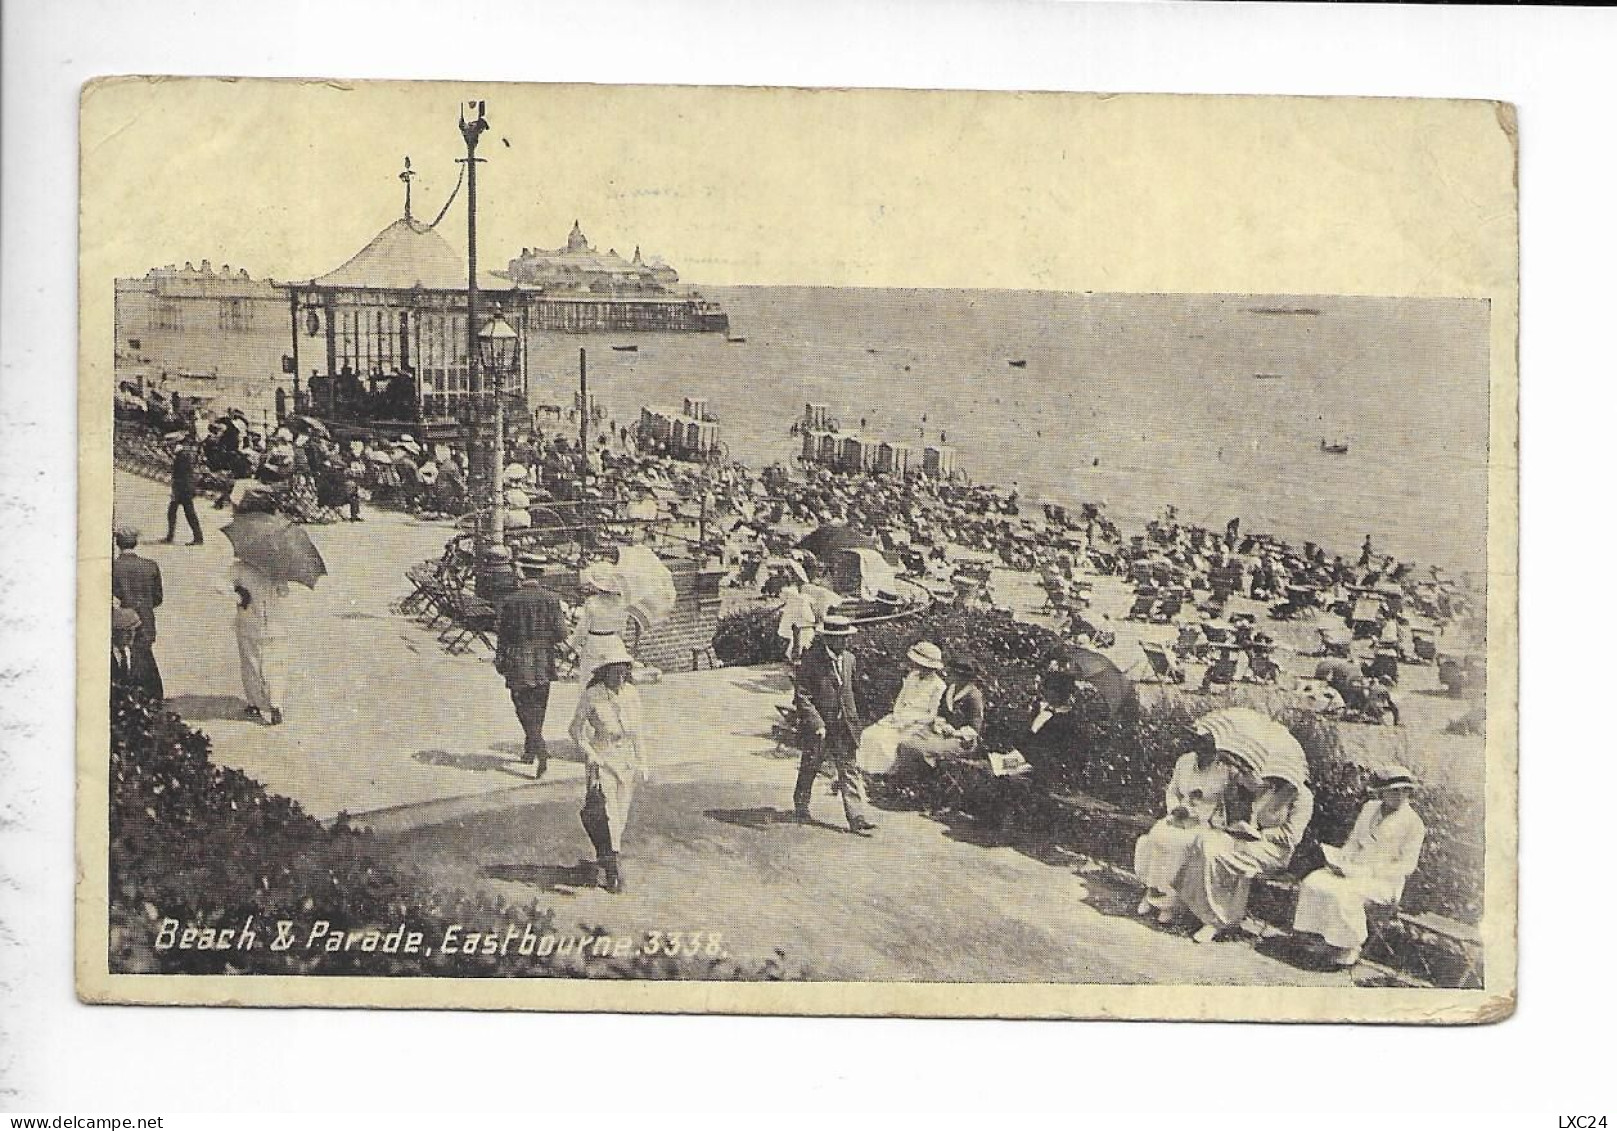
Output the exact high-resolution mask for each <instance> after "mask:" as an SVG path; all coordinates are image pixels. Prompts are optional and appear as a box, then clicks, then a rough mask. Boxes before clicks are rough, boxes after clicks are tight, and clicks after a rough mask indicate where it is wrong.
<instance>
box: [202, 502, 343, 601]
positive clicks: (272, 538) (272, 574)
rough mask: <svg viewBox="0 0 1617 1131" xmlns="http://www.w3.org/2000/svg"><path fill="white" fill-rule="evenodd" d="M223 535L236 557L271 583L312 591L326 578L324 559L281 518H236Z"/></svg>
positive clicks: (298, 529)
mask: <svg viewBox="0 0 1617 1131" xmlns="http://www.w3.org/2000/svg"><path fill="white" fill-rule="evenodd" d="M224 533H225V537H226V538H228V539H230V544H231V546H232V547H234V548H235V551H236V556H237V557H238V558H240V559H241V560H242V561H244V562H246V563H247V564H248V565H250V566H253V567H254V568H255V569H258V570H261V571H263V573H264V574H265V575H266V576H268V577H269V578H270V580H272V581H278V582H286V581H295V582H297V583H298V584H299V585H302V586H304V587H305V588H308V589H313V588H314V584H315V582H317V581H319V580H320V579H321V578H322V577H324V576H325V575H326V563H325V559H323V558H322V557H321V556H320V551H319V550H317V549H315V546H314V543H313V542H311V541H309V535H308V534H307V533H306V532H305V531H304V529H303V527H301V526H299V525H297V524H296V523H294V522H292V521H291V520H290V519H288V518H286V517H285V516H284V515H278V514H257V513H251V514H241V515H237V516H236V518H235V519H234V520H233V521H232V522H231V523H230V525H229V526H226V527H225V529H224Z"/></svg>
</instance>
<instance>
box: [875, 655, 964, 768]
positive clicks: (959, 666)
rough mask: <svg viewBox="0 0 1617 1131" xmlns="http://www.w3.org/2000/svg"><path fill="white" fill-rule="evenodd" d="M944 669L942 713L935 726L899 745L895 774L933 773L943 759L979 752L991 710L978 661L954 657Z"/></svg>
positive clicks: (947, 662)
mask: <svg viewBox="0 0 1617 1131" xmlns="http://www.w3.org/2000/svg"><path fill="white" fill-rule="evenodd" d="M944 668H945V671H946V672H947V673H948V680H947V682H946V683H945V685H944V688H943V696H942V698H941V699H939V701H938V713H937V715H936V716H935V717H934V718H933V719H932V725H931V726H929V727H924V728H922V729H921V730H920V731H919V732H918V733H916V734H912V735H910V736H908V737H906V738H904V739H903V740H902V741H900V742H899V744H898V764H897V765H896V766H895V767H894V769H895V772H896V771H899V770H905V771H914V772H916V773H921V772H924V771H929V770H932V769H935V768H936V767H937V764H938V761H939V760H940V759H943V758H961V757H964V756H965V755H967V754H970V753H971V752H973V751H974V750H976V748H977V739H978V737H979V736H980V735H981V734H982V730H983V713H984V711H985V710H986V709H987V707H986V702H985V700H984V698H983V691H982V688H981V687H980V686H979V685H978V667H977V661H976V660H974V659H973V658H972V657H970V656H966V655H959V656H954V657H951V658H950V659H949V660H947V661H946V662H945V664H944Z"/></svg>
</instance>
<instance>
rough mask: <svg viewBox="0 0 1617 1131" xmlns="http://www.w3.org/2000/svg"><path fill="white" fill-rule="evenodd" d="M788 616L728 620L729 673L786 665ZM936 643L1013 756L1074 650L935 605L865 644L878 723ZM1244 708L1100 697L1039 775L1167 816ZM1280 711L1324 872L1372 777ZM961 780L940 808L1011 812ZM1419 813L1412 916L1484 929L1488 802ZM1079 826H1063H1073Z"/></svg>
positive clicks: (1293, 715)
mask: <svg viewBox="0 0 1617 1131" xmlns="http://www.w3.org/2000/svg"><path fill="white" fill-rule="evenodd" d="M776 619H778V614H777V613H776V612H775V611H774V610H771V609H757V610H747V611H745V612H741V613H736V614H733V615H731V616H729V617H726V618H725V619H724V620H723V621H722V622H721V623H720V625H719V629H718V633H717V634H716V635H715V637H714V652H715V654H717V655H718V656H719V658H720V659H721V660H723V661H724V662H726V663H729V664H738V663H741V664H745V663H761V662H765V661H768V660H774V659H778V658H779V657H778V653H777V652H775V651H774V650H773V643H774V625H775V621H776ZM923 639H924V640H930V641H932V642H933V643H935V644H937V645H938V646H939V647H941V648H942V649H943V650H944V653H945V654H946V655H954V654H959V653H962V652H965V653H970V654H972V655H974V656H975V657H976V658H977V659H978V661H979V662H980V663H981V666H982V669H983V676H982V680H981V683H982V687H983V692H984V696H985V698H986V700H987V703H988V710H987V717H986V719H985V725H984V733H983V744H984V747H985V748H986V749H990V750H1005V749H1009V748H1010V747H1011V745H1013V744H1014V743H1015V741H1016V740H1017V738H1018V737H1019V736H1020V735H1021V734H1022V732H1023V730H1024V729H1025V728H1026V725H1027V711H1028V708H1029V706H1030V705H1031V704H1032V702H1033V699H1034V697H1035V695H1036V690H1037V681H1038V678H1039V674H1040V672H1041V671H1042V670H1043V667H1044V661H1045V657H1046V656H1048V655H1049V653H1050V652H1051V651H1052V650H1053V649H1055V648H1057V647H1060V646H1062V643H1063V641H1062V638H1061V637H1060V636H1059V635H1057V634H1056V633H1055V632H1053V631H1051V630H1049V629H1046V628H1043V627H1041V626H1038V625H1033V624H1025V623H1021V622H1018V621H1015V620H1014V619H1013V618H1012V617H1011V614H1010V613H1009V612H1007V611H1005V610H997V609H993V610H981V609H963V608H955V607H952V606H934V607H933V608H932V609H930V610H928V611H927V612H926V613H924V614H922V615H921V616H920V617H916V618H908V619H905V620H899V621H890V622H886V623H881V624H876V625H872V626H869V627H867V628H864V629H862V630H861V631H860V632H859V634H858V635H857V636H855V637H854V638H853V643H852V647H853V650H854V651H855V653H857V654H858V656H859V675H858V691H859V702H860V705H861V707H862V709H863V712H864V714H865V717H866V718H867V719H874V718H878V717H880V716H881V715H882V714H885V713H886V711H887V710H888V709H889V707H890V706H891V705H892V702H893V699H894V698H895V697H896V696H897V693H898V687H899V684H900V682H901V681H902V680H903V678H904V672H905V670H906V666H907V665H906V664H905V661H904V653H905V652H907V651H908V650H909V647H910V645H912V644H913V643H915V642H916V641H917V640H923ZM1240 702H1242V700H1241V697H1240V696H1234V697H1232V696H1230V695H1228V694H1226V695H1221V696H1219V697H1217V698H1214V697H1212V696H1201V695H1196V694H1182V695H1172V696H1164V697H1161V698H1158V699H1156V700H1155V701H1153V702H1152V703H1150V704H1149V705H1147V706H1145V707H1135V706H1128V707H1125V708H1124V709H1123V710H1120V711H1119V712H1118V713H1117V715H1116V717H1115V718H1114V717H1110V716H1108V715H1107V713H1106V711H1105V710H1104V707H1103V705H1102V704H1101V703H1100V702H1099V701H1098V700H1096V699H1090V700H1087V701H1083V700H1081V701H1080V702H1079V704H1078V707H1077V710H1078V712H1079V713H1080V715H1081V716H1082V717H1081V720H1080V735H1081V737H1080V741H1079V742H1077V743H1075V744H1074V746H1073V749H1072V750H1071V751H1070V757H1069V758H1068V759H1066V760H1064V761H1062V762H1060V763H1058V764H1057V765H1055V766H1053V767H1047V768H1045V769H1044V770H1043V771H1042V772H1041V773H1040V774H1039V776H1038V785H1039V788H1040V790H1041V791H1042V792H1043V793H1044V794H1046V795H1048V794H1051V793H1055V794H1060V793H1065V792H1069V791H1071V790H1080V791H1082V792H1083V793H1085V794H1088V795H1089V796H1091V797H1094V798H1098V799H1100V800H1101V801H1104V802H1106V803H1107V804H1110V805H1113V806H1116V807H1117V808H1118V809H1120V810H1122V811H1123V812H1125V813H1130V814H1135V815H1137V816H1140V817H1152V818H1154V817H1156V816H1159V815H1160V811H1161V808H1162V798H1163V791H1164V790H1165V789H1166V787H1167V784H1168V778H1169V776H1170V775H1171V774H1172V772H1173V765H1174V762H1175V761H1176V760H1177V758H1178V756H1179V755H1180V754H1181V753H1183V752H1184V751H1185V750H1186V749H1188V747H1189V744H1190V740H1191V734H1192V729H1191V728H1192V725H1193V724H1194V722H1195V720H1196V718H1197V716H1199V715H1200V714H1202V713H1203V712H1205V711H1208V710H1212V709H1214V708H1215V707H1223V706H1232V705H1235V704H1237V703H1240ZM1250 705H1252V706H1259V707H1264V708H1267V707H1269V706H1270V704H1267V703H1258V702H1254V703H1252V704H1250ZM1274 713H1275V715H1276V717H1277V718H1278V719H1279V721H1280V722H1282V723H1284V724H1285V725H1286V726H1287V728H1289V729H1290V730H1291V732H1292V734H1294V735H1295V736H1296V737H1297V740H1298V742H1299V743H1300V744H1301V745H1302V747H1303V750H1304V752H1305V753H1306V754H1307V757H1308V766H1309V784H1310V788H1312V790H1313V791H1314V798H1315V809H1314V817H1313V820H1312V821H1311V822H1310V824H1309V828H1308V834H1307V836H1306V837H1305V838H1304V840H1303V843H1302V845H1301V846H1300V847H1299V849H1298V851H1297V853H1296V854H1295V856H1294V858H1293V861H1292V865H1291V868H1290V869H1289V871H1290V872H1291V873H1292V874H1293V875H1295V876H1302V875H1306V874H1307V873H1308V872H1310V871H1312V870H1313V869H1315V868H1317V867H1319V866H1320V865H1321V864H1322V863H1323V856H1322V854H1321V852H1320V849H1319V844H1320V843H1321V841H1324V842H1326V843H1330V844H1340V843H1342V842H1343V840H1345V839H1346V838H1347V835H1348V833H1349V831H1351V829H1352V827H1353V820H1354V818H1355V817H1356V816H1357V815H1358V812H1359V809H1360V808H1361V807H1362V806H1363V804H1364V800H1365V798H1366V796H1367V794H1368V784H1369V771H1368V770H1367V769H1366V768H1365V767H1362V766H1359V765H1356V764H1355V763H1353V762H1352V761H1350V760H1348V759H1347V758H1346V757H1345V756H1344V755H1343V753H1342V746H1341V740H1340V736H1339V734H1338V732H1337V728H1336V724H1335V723H1334V722H1333V721H1331V720H1330V719H1327V718H1324V717H1322V716H1320V715H1318V714H1316V713H1314V712H1311V711H1308V710H1306V709H1304V708H1298V707H1281V708H1280V709H1278V710H1276V711H1275V712H1274ZM951 782H952V786H951V788H952V790H953V791H954V792H953V793H952V794H951V796H949V797H947V798H931V799H930V800H932V801H934V802H937V803H940V804H955V805H964V806H965V807H966V808H967V810H968V811H972V810H973V808H975V809H977V810H982V809H984V808H987V807H996V806H1002V805H1003V804H1004V797H1005V795H1004V791H1001V790H994V789H984V788H982V787H981V783H970V782H968V781H964V780H962V779H960V778H953V779H951ZM1029 793H1030V791H1026V790H1023V791H1020V795H1019V796H1020V798H1021V800H1019V801H1018V802H1017V803H1018V804H1021V805H1023V806H1024V807H1026V806H1029V805H1032V806H1033V808H1034V809H1036V810H1037V812H1034V811H1024V812H1022V813H1021V814H1020V818H1019V824H1020V827H1021V828H1022V829H1023V830H1024V831H1031V832H1033V833H1034V834H1035V835H1041V834H1043V833H1045V832H1046V831H1047V830H1050V829H1051V822H1052V821H1054V820H1055V814H1056V810H1051V809H1048V808H1047V807H1046V806H1044V805H1042V804H1041V803H1040V802H1041V801H1042V799H1031V798H1030V797H1029ZM1416 807H1417V809H1418V810H1419V812H1420V815H1421V818H1422V819H1423V820H1424V821H1425V822H1426V829H1427V833H1426V845H1425V848H1424V850H1423V851H1422V853H1421V862H1420V866H1419V867H1418V868H1417V869H1416V871H1415V874H1414V875H1413V876H1412V877H1411V878H1410V881H1409V884H1408V886H1407V888H1406V890H1405V893H1404V902H1403V905H1404V907H1405V909H1406V910H1409V911H1414V912H1421V911H1430V912H1435V913H1437V914H1439V915H1443V916H1447V917H1449V918H1453V919H1459V920H1463V921H1465V922H1469V923H1475V922H1477V921H1478V920H1479V919H1480V918H1481V914H1482V877H1483V863H1484V837H1483V831H1484V830H1483V809H1482V805H1481V801H1480V799H1478V798H1473V797H1469V796H1466V795H1464V794H1461V793H1460V792H1458V791H1456V790H1453V789H1450V788H1448V787H1446V786H1442V785H1429V786H1426V787H1425V788H1423V789H1422V790H1421V793H1420V795H1419V796H1418V798H1417V799H1416ZM994 815H995V816H996V817H1003V816H1006V814H1003V813H995V814H994ZM1066 824H1067V822H1060V825H1061V827H1063V828H1064V827H1066ZM1091 831H1092V832H1093V833H1094V834H1095V835H1096V836H1098V837H1100V838H1101V839H1102V840H1103V841H1104V843H1095V844H1089V843H1085V844H1083V845H1082V846H1081V847H1082V848H1083V849H1084V850H1085V851H1089V852H1092V853H1093V854H1095V855H1098V856H1101V857H1102V858H1105V859H1109V860H1112V861H1113V862H1114V863H1117V864H1119V865H1122V866H1124V867H1126V866H1128V863H1129V861H1130V859H1131V856H1130V854H1131V853H1132V849H1133V839H1132V836H1127V837H1125V836H1124V835H1123V834H1122V833H1121V832H1116V831H1106V832H1102V831H1101V830H1100V829H1099V828H1098V827H1096V828H1094V829H1092V830H1091ZM1050 835H1052V836H1053V835H1054V832H1053V831H1050ZM1113 842H1115V843H1113ZM1125 842H1126V843H1125Z"/></svg>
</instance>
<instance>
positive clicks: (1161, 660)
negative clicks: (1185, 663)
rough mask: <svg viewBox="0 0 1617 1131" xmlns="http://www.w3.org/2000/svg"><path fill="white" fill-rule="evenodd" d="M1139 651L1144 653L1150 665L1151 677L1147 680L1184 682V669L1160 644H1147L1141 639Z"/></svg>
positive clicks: (1154, 681)
mask: <svg viewBox="0 0 1617 1131" xmlns="http://www.w3.org/2000/svg"><path fill="white" fill-rule="evenodd" d="M1140 651H1142V652H1144V653H1145V658H1146V660H1147V662H1149V663H1150V665H1151V678H1150V679H1149V680H1148V681H1147V682H1149V683H1184V682H1185V669H1184V668H1183V667H1182V666H1180V663H1179V660H1178V659H1177V658H1176V657H1175V656H1174V655H1173V654H1172V653H1170V652H1169V651H1168V650H1167V649H1165V648H1164V647H1162V645H1160V644H1148V643H1146V642H1144V641H1141V642H1140Z"/></svg>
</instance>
